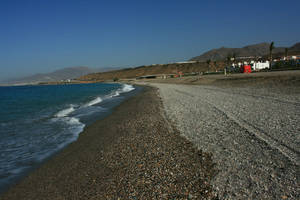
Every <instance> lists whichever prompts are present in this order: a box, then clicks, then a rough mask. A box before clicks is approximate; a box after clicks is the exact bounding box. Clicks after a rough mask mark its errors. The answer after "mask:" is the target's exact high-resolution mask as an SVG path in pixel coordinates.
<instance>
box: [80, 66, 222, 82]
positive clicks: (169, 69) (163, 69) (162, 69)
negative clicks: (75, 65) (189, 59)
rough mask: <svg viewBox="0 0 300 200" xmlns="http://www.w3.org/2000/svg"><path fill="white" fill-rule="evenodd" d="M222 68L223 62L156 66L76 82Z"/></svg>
mask: <svg viewBox="0 0 300 200" xmlns="http://www.w3.org/2000/svg"><path fill="white" fill-rule="evenodd" d="M224 66H225V64H224V62H217V63H211V64H210V66H208V64H207V63H206V62H195V63H170V64H157V65H148V66H140V67H135V68H127V69H120V70H114V71H107V72H100V73H92V74H88V75H85V76H82V77H80V78H78V79H77V80H80V81H107V80H110V81H111V80H113V79H115V78H118V79H129V78H137V77H140V76H145V75H158V74H177V73H178V72H183V73H184V74H186V73H192V72H206V71H208V70H220V69H223V68H224Z"/></svg>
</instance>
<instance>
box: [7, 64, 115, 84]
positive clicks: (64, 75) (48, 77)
mask: <svg viewBox="0 0 300 200" xmlns="http://www.w3.org/2000/svg"><path fill="white" fill-rule="evenodd" d="M115 69H119V68H98V69H94V68H89V67H85V66H79V67H67V68H63V69H59V70H56V71H53V72H50V73H38V74H34V75H31V76H26V77H21V78H14V79H9V80H6V81H3V82H2V83H3V84H36V83H41V82H56V81H62V80H67V79H75V78H78V77H80V76H84V75H87V74H91V73H96V72H105V71H110V70H115Z"/></svg>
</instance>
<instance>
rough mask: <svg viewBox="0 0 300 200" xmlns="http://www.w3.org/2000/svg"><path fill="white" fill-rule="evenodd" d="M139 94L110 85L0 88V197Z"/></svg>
mask: <svg viewBox="0 0 300 200" xmlns="http://www.w3.org/2000/svg"><path fill="white" fill-rule="evenodd" d="M138 90H141V88H139V87H136V86H135V87H134V86H132V85H128V84H106V83H93V84H68V85H36V86H11V87H0V193H3V192H4V191H5V190H7V188H8V187H9V186H11V185H12V184H14V183H16V182H17V181H19V180H20V179H21V178H22V177H24V176H25V175H26V174H28V173H29V172H30V171H31V170H33V169H35V168H36V167H37V166H39V165H40V164H41V163H42V162H43V161H45V160H46V159H47V158H49V157H50V156H51V155H54V154H55V153H57V152H58V151H59V150H61V149H63V148H64V147H66V146H67V145H68V144H70V143H71V142H74V141H75V140H76V139H77V138H78V136H79V134H80V133H81V132H82V131H83V129H84V127H85V126H87V125H89V124H91V123H93V122H94V121H95V120H98V119H101V118H103V117H105V116H107V115H109V114H110V113H111V112H112V110H113V108H114V107H115V106H117V105H119V104H120V103H121V102H122V101H124V100H125V99H126V98H128V97H130V96H132V95H134V94H135V93H137V92H138Z"/></svg>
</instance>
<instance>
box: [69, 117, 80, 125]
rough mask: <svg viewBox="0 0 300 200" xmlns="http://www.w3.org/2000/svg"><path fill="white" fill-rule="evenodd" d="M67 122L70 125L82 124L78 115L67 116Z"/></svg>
mask: <svg viewBox="0 0 300 200" xmlns="http://www.w3.org/2000/svg"><path fill="white" fill-rule="evenodd" d="M66 122H67V123H68V124H70V125H81V124H82V123H81V122H80V121H79V119H77V118H76V117H70V118H67V120H66Z"/></svg>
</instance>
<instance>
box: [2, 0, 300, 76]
mask: <svg viewBox="0 0 300 200" xmlns="http://www.w3.org/2000/svg"><path fill="white" fill-rule="evenodd" d="M299 13H300V1H299V0H297V1H296V0H294V1H292V0H285V1H283V0H279V1H277V0H270V1H266V0H251V1H242V0H239V1H238V0H237V1H230V0H227V1H213V0H210V1H200V0H157V1H156V0H136V1H130V0H120V1H114V0H107V1H101V0H95V1H93V0H81V1H79V0H78V1H76V0H69V1H66V0H57V1H55V0H35V1H34V0H19V1H16V0H0V79H4V78H9V77H14V76H21V75H29V74H33V73H37V72H49V71H53V70H57V69H60V68H64V67H70V66H89V67H119V66H122V67H128V66H139V65H143V64H152V63H168V62H174V61H183V60H187V59H190V58H191V57H193V56H198V55H200V54H201V53H203V52H205V51H207V50H210V49H212V48H219V47H221V46H226V47H242V46H245V45H248V44H253V43H260V42H271V41H274V42H275V46H291V45H293V44H294V43H296V42H299V41H300V37H299V36H300V26H299V24H300V14H299Z"/></svg>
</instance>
